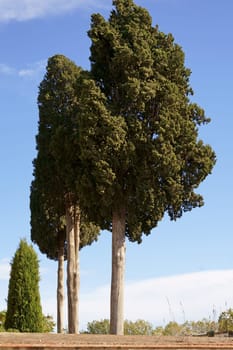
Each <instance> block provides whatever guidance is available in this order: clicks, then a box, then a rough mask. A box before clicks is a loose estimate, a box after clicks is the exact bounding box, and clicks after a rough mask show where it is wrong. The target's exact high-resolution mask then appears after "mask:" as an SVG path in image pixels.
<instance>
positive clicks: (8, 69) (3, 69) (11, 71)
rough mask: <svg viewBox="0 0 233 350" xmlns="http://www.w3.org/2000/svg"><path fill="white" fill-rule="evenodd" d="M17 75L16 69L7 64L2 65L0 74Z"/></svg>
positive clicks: (0, 65) (0, 64)
mask: <svg viewBox="0 0 233 350" xmlns="http://www.w3.org/2000/svg"><path fill="white" fill-rule="evenodd" d="M14 73H15V70H14V68H12V67H10V66H8V65H7V64H4V63H0V74H4V75H12V74H14Z"/></svg>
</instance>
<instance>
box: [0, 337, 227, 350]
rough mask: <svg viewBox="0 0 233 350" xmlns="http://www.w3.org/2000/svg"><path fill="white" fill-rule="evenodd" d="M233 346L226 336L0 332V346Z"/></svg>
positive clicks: (143, 347) (44, 347)
mask: <svg viewBox="0 0 233 350" xmlns="http://www.w3.org/2000/svg"><path fill="white" fill-rule="evenodd" d="M17 348H18V349H32V348H34V349H36V348H37V349H79V350H81V349H85V350H89V349H91V350H93V349H99V350H100V349H101V350H104V349H108V350H111V349H118V350H119V349H125V350H126V349H127V350H129V349H130V350H134V349H135V350H136V349H145V350H146V349H148V350H149V349H233V338H228V337H212V338H211V337H186V336H184V337H181V336H180V337H158V336H114V335H108V336H105V335H87V334H81V335H72V334H35V333H34V334H32V333H0V349H17Z"/></svg>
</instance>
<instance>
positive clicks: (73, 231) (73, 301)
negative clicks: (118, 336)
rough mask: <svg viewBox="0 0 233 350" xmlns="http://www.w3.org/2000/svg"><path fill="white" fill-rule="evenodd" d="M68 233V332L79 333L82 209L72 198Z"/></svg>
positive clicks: (67, 216) (67, 217)
mask: <svg viewBox="0 0 233 350" xmlns="http://www.w3.org/2000/svg"><path fill="white" fill-rule="evenodd" d="M69 197H70V196H69ZM66 233H67V295H68V298H67V299H68V332H69V333H78V328H79V324H78V323H79V320H78V303H79V286H80V274H79V239H80V209H79V207H78V206H75V205H73V202H72V201H71V199H70V198H69V201H67V207H66Z"/></svg>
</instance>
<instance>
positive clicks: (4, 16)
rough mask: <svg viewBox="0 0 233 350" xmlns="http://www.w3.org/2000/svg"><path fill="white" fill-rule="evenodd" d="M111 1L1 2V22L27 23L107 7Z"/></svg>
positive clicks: (50, 0)
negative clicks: (77, 10) (77, 11)
mask: <svg viewBox="0 0 233 350" xmlns="http://www.w3.org/2000/svg"><path fill="white" fill-rule="evenodd" d="M106 3H107V4H109V3H110V1H109V0H40V1H36V0H20V1H19V0H0V22H8V21H11V20H16V21H25V20H31V19H34V18H41V17H45V16H48V15H57V14H60V13H66V12H70V11H72V10H75V9H79V8H82V9H89V8H91V9H96V8H98V7H106V6H105V5H106Z"/></svg>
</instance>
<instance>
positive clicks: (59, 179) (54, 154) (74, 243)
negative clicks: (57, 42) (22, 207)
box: [31, 55, 99, 333]
mask: <svg viewBox="0 0 233 350" xmlns="http://www.w3.org/2000/svg"><path fill="white" fill-rule="evenodd" d="M80 74H81V69H80V68H79V67H77V66H76V65H75V63H74V62H72V61H70V60H69V59H68V58H66V57H65V56H63V55H55V56H53V57H51V58H49V60H48V64H47V71H46V74H45V77H44V79H43V80H42V82H41V84H40V87H39V95H38V107H39V131H38V135H37V138H36V141H37V150H38V154H37V158H36V159H35V160H34V176H35V180H34V181H33V183H32V186H31V213H32V215H31V226H32V240H33V241H35V242H36V243H37V244H38V245H39V247H40V249H41V251H42V252H45V253H46V254H47V255H48V256H49V257H50V258H52V259H58V261H59V267H58V272H59V275H58V285H59V288H58V294H59V293H60V297H61V299H62V298H63V287H62V279H63V262H64V254H66V255H67V291H68V331H69V333H78V295H79V249H80V246H84V245H86V244H90V243H91V242H92V241H93V240H95V239H96V237H97V235H98V231H99V229H98V227H96V226H95V225H94V224H92V223H90V222H89V221H88V219H87V217H86V216H85V214H84V213H83V212H82V211H81V209H80V203H79V193H78V186H77V178H78V177H79V173H80V169H81V166H80V159H79V153H80V151H79V149H80V147H79V142H78V140H77V138H76V130H77V117H76V116H77V106H78V95H77V91H76V84H77V79H78V77H79V75H80ZM81 228H82V242H80V230H81ZM65 232H66V233H65ZM64 248H65V251H64ZM58 305H59V303H58ZM59 324H60V322H58V325H59ZM61 328H63V327H62V326H61V325H59V330H61Z"/></svg>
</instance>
